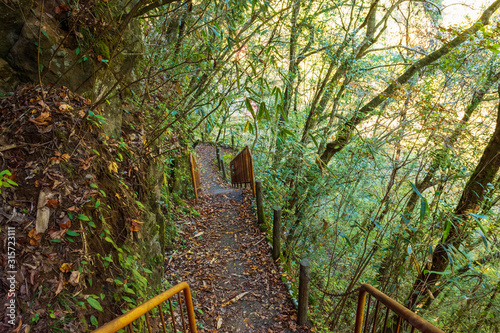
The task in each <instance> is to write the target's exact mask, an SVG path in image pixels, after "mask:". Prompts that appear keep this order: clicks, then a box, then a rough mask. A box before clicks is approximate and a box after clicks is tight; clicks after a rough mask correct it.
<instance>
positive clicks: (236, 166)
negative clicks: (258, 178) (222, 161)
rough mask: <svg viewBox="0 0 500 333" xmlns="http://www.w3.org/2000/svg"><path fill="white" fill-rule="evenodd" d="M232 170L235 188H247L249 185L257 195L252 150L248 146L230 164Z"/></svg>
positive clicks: (232, 182)
mask: <svg viewBox="0 0 500 333" xmlns="http://www.w3.org/2000/svg"><path fill="white" fill-rule="evenodd" d="M229 166H230V168H231V184H232V185H233V187H237V186H239V187H242V186H243V184H244V185H245V187H246V186H247V184H249V185H250V187H251V188H252V193H253V195H255V177H254V173H253V157H252V153H251V152H250V148H248V146H246V147H245V148H244V149H243V150H242V151H240V153H239V154H238V155H236V157H235V158H233V160H232V161H231V163H230V164H229Z"/></svg>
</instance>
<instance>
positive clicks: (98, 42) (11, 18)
mask: <svg viewBox="0 0 500 333" xmlns="http://www.w3.org/2000/svg"><path fill="white" fill-rule="evenodd" d="M135 2H136V1H132V2H131V1H121V0H117V1H110V2H102V3H101V2H99V3H94V1H81V2H79V4H78V5H75V6H76V7H75V8H70V7H68V6H66V5H64V4H61V3H59V1H56V0H46V1H44V2H43V3H42V2H39V1H36V2H35V1H32V0H20V1H16V2H7V3H5V2H0V35H1V36H2V39H0V94H6V93H8V92H10V91H14V90H15V88H16V86H17V85H18V84H19V83H20V82H35V83H40V81H42V82H43V83H44V84H55V85H56V86H66V87H68V88H70V89H71V90H72V91H74V92H78V93H82V94H84V95H85V96H87V97H89V98H90V99H91V100H92V101H93V102H96V101H104V100H106V103H103V104H102V105H103V106H102V112H103V115H104V116H105V117H106V119H107V123H106V125H105V128H104V130H105V132H106V133H107V134H108V135H110V136H111V137H115V138H116V137H119V136H120V134H121V125H122V124H121V123H122V110H123V108H122V102H123V101H122V99H123V98H124V97H125V95H126V94H125V92H128V91H130V90H129V89H126V88H128V85H129V83H130V82H133V81H134V80H135V79H136V74H135V68H136V67H137V65H138V63H139V60H140V54H142V51H143V41H142V34H141V28H140V26H139V24H138V22H136V20H133V19H132V20H130V21H129V23H128V24H127V25H126V27H121V26H120V24H121V22H120V20H119V17H118V16H117V17H113V16H112V15H113V14H110V13H125V14H126V13H127V12H128V11H129V10H130V7H132V6H133V5H134V3H135ZM111 3H112V4H111ZM106 6H107V7H106ZM111 9H112V10H111ZM122 16H125V15H122ZM117 26H118V27H120V28H119V29H118V28H116V27H117Z"/></svg>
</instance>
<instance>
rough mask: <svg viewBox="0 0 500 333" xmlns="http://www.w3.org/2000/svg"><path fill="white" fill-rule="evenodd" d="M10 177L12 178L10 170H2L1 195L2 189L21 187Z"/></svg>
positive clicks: (0, 174) (0, 176) (0, 180)
mask: <svg viewBox="0 0 500 333" xmlns="http://www.w3.org/2000/svg"><path fill="white" fill-rule="evenodd" d="M8 176H12V173H11V172H10V171H9V170H2V171H1V172H0V193H2V190H1V188H2V187H7V188H8V187H12V186H19V185H18V184H17V183H16V182H15V181H13V180H11V179H10V178H8Z"/></svg>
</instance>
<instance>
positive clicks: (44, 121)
mask: <svg viewBox="0 0 500 333" xmlns="http://www.w3.org/2000/svg"><path fill="white" fill-rule="evenodd" d="M40 102H41V101H40ZM51 119H52V118H51V117H50V113H48V112H47V111H45V112H42V113H41V114H40V115H39V116H38V117H36V118H34V119H33V118H30V119H29V121H31V122H32V123H33V124H35V125H48V124H49V123H48V121H50V120H51Z"/></svg>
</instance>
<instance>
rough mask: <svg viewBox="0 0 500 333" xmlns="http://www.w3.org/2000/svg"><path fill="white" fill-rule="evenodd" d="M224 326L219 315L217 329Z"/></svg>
mask: <svg viewBox="0 0 500 333" xmlns="http://www.w3.org/2000/svg"><path fill="white" fill-rule="evenodd" d="M221 327H222V317H221V316H217V329H220V328H221Z"/></svg>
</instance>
